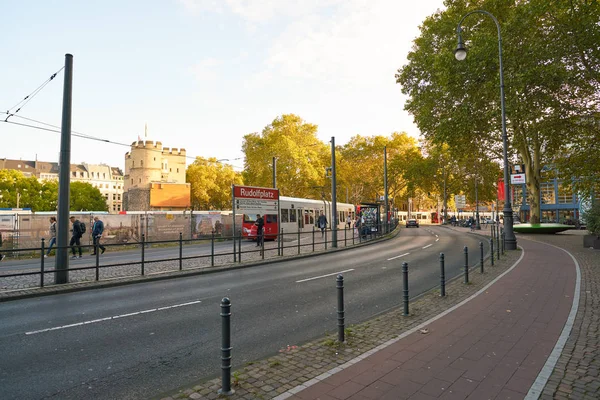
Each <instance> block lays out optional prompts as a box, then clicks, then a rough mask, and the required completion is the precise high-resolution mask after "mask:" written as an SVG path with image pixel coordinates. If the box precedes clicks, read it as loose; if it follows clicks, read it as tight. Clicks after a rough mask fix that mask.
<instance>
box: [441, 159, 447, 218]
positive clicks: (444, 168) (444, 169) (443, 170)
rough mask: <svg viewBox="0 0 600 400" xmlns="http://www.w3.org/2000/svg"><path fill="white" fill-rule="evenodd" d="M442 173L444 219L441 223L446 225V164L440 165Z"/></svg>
mask: <svg viewBox="0 0 600 400" xmlns="http://www.w3.org/2000/svg"><path fill="white" fill-rule="evenodd" d="M442 175H443V176H444V221H443V222H442V224H443V225H446V221H447V220H448V205H447V203H446V166H445V165H442Z"/></svg>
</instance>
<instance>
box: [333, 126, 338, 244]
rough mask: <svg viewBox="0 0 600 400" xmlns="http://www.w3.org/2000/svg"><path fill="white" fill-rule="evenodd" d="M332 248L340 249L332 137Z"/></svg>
mask: <svg viewBox="0 0 600 400" xmlns="http://www.w3.org/2000/svg"><path fill="white" fill-rule="evenodd" d="M331 219H332V222H331V227H332V229H331V241H332V243H331V247H334V248H335V247H338V245H337V226H338V220H337V191H336V181H335V137H334V136H332V137H331Z"/></svg>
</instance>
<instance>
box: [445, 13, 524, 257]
mask: <svg viewBox="0 0 600 400" xmlns="http://www.w3.org/2000/svg"><path fill="white" fill-rule="evenodd" d="M474 13H479V14H484V15H487V16H488V17H490V18H492V19H493V20H494V23H495V24H496V29H497V31H498V60H499V63H500V71H499V72H500V106H501V112H502V146H503V151H502V153H503V154H502V155H503V158H504V208H503V209H502V213H503V214H504V231H505V232H506V249H507V250H515V249H516V248H517V238H516V237H515V232H514V230H513V211H512V205H511V203H510V183H509V181H508V179H509V171H508V168H509V166H508V136H507V134H506V107H505V101H504V72H503V65H502V35H501V34H500V23H499V22H498V20H497V19H496V17H494V16H493V15H492V14H491V13H489V12H487V11H485V10H474V11H471V12H469V13H467V14H465V15H464V16H463V17H462V18H461V20H460V22H459V23H458V26H457V27H456V33H457V35H458V48H457V51H458V50H461V51H465V53H463V55H465V56H466V49H465V48H464V43H463V41H462V28H461V24H462V22H463V20H464V19H465V18H466V17H468V16H469V15H471V14H474ZM455 54H456V55H458V53H457V52H455ZM457 58H458V57H457ZM462 59H464V57H463V58H462Z"/></svg>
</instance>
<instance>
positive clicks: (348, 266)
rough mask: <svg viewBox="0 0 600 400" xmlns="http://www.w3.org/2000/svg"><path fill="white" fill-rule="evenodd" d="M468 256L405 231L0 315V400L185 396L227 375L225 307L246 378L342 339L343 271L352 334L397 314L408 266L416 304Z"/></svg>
mask: <svg viewBox="0 0 600 400" xmlns="http://www.w3.org/2000/svg"><path fill="white" fill-rule="evenodd" d="M436 235H437V236H436ZM465 245H466V246H469V248H470V249H473V250H475V249H476V248H478V239H477V237H475V236H472V235H464V234H461V233H458V232H455V231H452V230H448V229H444V228H441V227H421V228H419V229H414V228H412V229H404V228H403V230H402V232H401V234H400V235H399V236H398V237H397V238H395V239H393V240H389V241H385V242H380V243H377V244H373V245H371V246H367V247H361V248H355V249H351V250H347V251H343V252H337V253H332V254H325V255H322V256H318V257H310V258H304V259H299V260H293V261H285V262H279V263H275V264H269V265H264V266H257V267H253V268H247V269H238V270H232V271H224V272H220V273H214V274H208V275H201V276H195V277H186V278H182V279H171V280H166V281H157V282H148V283H140V284H135V285H130V286H121V287H115V288H106V289H100V290H91V291H85V292H76V293H70V294H60V295H54V296H48V297H39V298H33V299H25V300H19V301H12V302H4V303H0V321H2V325H1V326H0V387H1V388H2V396H1V397H2V399H42V398H56V399H81V398H94V399H117V398H118V399H141V398H151V397H157V396H159V395H160V394H161V393H164V392H169V391H172V390H174V389H177V388H179V387H185V386H188V387H189V386H190V385H192V384H193V383H194V382H197V381H198V380H200V379H203V378H208V377H214V376H218V374H220V335H221V332H220V316H219V313H220V302H221V299H222V298H223V297H229V298H230V299H231V302H232V312H233V316H232V345H233V347H234V349H233V362H234V366H242V365H243V364H245V363H246V362H248V361H251V360H256V359H261V358H264V357H267V356H269V355H272V354H275V353H277V352H278V351H279V350H280V349H284V348H286V347H287V346H288V345H299V344H301V343H303V342H306V341H309V340H312V339H314V338H317V337H321V336H323V335H324V333H325V332H327V331H329V332H333V331H335V330H336V289H335V278H336V275H337V273H339V272H342V271H345V272H343V275H344V280H345V282H344V284H345V292H344V294H345V301H346V303H345V307H346V323H347V324H352V323H358V322H361V321H363V320H366V319H369V318H370V317H372V316H373V315H375V314H378V313H380V312H383V311H385V310H387V309H390V308H392V307H396V306H398V305H400V304H401V301H402V291H401V289H402V277H401V264H402V263H403V262H408V263H409V268H410V293H411V297H412V296H416V295H418V294H420V293H423V292H425V291H427V290H428V289H430V288H432V287H434V286H436V285H438V284H439V253H440V252H444V253H445V254H446V271H447V277H448V279H450V278H451V277H452V276H456V275H458V274H460V270H461V267H462V266H463V265H464V255H463V246H465ZM473 250H472V251H473ZM486 251H487V245H486ZM477 254H478V252H477ZM478 259H479V257H471V260H472V261H471V265H473V264H475V263H476V262H477V260H478Z"/></svg>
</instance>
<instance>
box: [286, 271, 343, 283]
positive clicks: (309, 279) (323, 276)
mask: <svg viewBox="0 0 600 400" xmlns="http://www.w3.org/2000/svg"><path fill="white" fill-rule="evenodd" d="M350 271H354V268H352V269H347V270H344V271H340V272H334V273H331V274H327V275H321V276H315V277H312V278H306V279H302V280H299V281H296V283H302V282H306V281H312V280H314V279H319V278H325V277H328V276H331V275H337V274H342V273H344V272H350Z"/></svg>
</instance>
